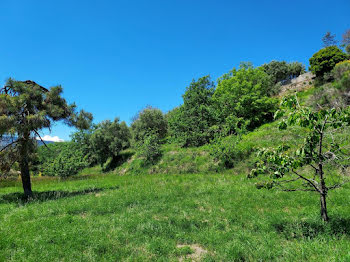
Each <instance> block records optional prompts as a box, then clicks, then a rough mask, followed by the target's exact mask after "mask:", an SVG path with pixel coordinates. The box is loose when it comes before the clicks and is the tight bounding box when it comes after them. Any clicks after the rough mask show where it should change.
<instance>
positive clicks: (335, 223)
mask: <svg viewBox="0 0 350 262" xmlns="http://www.w3.org/2000/svg"><path fill="white" fill-rule="evenodd" d="M313 92H314V89H313V88H311V89H310V88H309V89H308V88H307V89H306V90H305V91H303V92H300V93H299V94H298V96H299V98H300V99H301V102H302V103H307V102H308V100H309V98H310V94H312V93H313ZM349 133H350V129H346V130H345V131H344V132H342V133H340V134H338V135H337V137H336V139H338V140H340V141H342V143H343V144H344V145H346V146H347V149H348V150H350V141H349V140H350V136H349ZM231 138H232V137H226V138H225V139H224V140H223V143H224V144H225V143H228V144H229V143H231V141H232V139H231ZM302 140H303V129H302V128H300V127H293V128H288V129H286V130H279V129H278V121H276V122H272V123H268V124H265V125H262V126H260V127H259V128H257V129H256V130H254V131H253V132H250V133H247V134H245V135H243V136H242V137H241V139H240V141H239V143H238V144H234V147H235V150H236V151H235V152H236V156H237V159H235V160H234V161H233V167H232V168H229V169H226V168H225V167H224V166H222V164H220V162H219V161H217V160H216V159H215V158H214V157H213V155H212V154H211V146H212V145H205V146H202V147H197V148H195V147H192V148H191V147H190V148H182V147H180V146H179V145H176V144H164V145H162V156H161V158H160V159H158V161H157V162H156V163H155V164H151V165H144V164H143V163H144V162H143V159H142V157H139V156H138V155H137V154H135V153H134V151H133V150H131V149H128V150H124V151H123V152H122V153H121V155H120V158H119V161H118V162H117V163H116V166H114V167H113V168H114V169H109V170H104V172H103V171H102V169H101V167H100V166H95V167H92V168H87V169H84V170H83V171H82V172H80V174H79V175H78V176H75V177H72V178H68V179H60V178H58V177H35V178H33V189H34V192H35V194H34V200H32V201H30V202H26V201H24V200H23V198H22V193H21V191H22V188H21V183H20V181H18V180H17V181H16V180H4V181H0V261H77V260H79V261H346V260H349V259H350V253H349V247H350V216H349V210H348V209H347V208H345V205H346V204H345V203H348V202H349V201H350V187H349V185H346V186H345V187H343V188H341V189H338V190H336V191H332V193H330V195H329V201H328V206H329V210H330V217H331V218H332V219H331V221H330V222H329V223H328V224H325V223H323V222H322V221H321V220H320V219H319V198H318V196H317V194H315V193H312V192H293V193H290V192H281V191H276V190H267V189H260V190H258V189H257V188H256V186H255V184H256V183H259V182H260V181H261V180H260V179H256V178H255V179H248V178H247V174H248V173H249V170H250V169H251V168H252V167H253V166H254V162H255V160H256V154H255V153H256V151H257V149H258V148H261V147H277V146H278V145H280V144H285V145H289V146H291V147H292V148H296V147H297V145H298V144H299V143H300V142H302ZM55 147H57V148H59V147H58V146H57V145H56V146H55ZM44 151H45V150H44ZM45 152H46V151H45ZM108 165H109V164H108V163H107V166H108ZM109 166H110V165H109ZM348 174H349V173H348ZM349 175H350V174H349ZM19 236H20V237H19Z"/></svg>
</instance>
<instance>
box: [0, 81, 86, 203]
mask: <svg viewBox="0 0 350 262" xmlns="http://www.w3.org/2000/svg"><path fill="white" fill-rule="evenodd" d="M62 91H63V89H62V87H61V86H55V87H51V88H50V89H46V88H44V87H42V86H40V85H39V84H37V83H35V82H34V81H30V80H27V81H16V80H14V79H9V80H8V81H7V82H6V84H5V85H4V87H3V88H1V89H0V136H1V137H3V136H7V137H12V139H11V142H10V143H8V144H7V145H4V146H2V147H1V149H0V172H1V173H7V172H9V171H10V170H11V169H12V167H13V166H14V165H15V164H18V167H19V170H20V174H21V178H22V184H23V190H24V195H25V197H26V198H28V197H31V196H32V194H33V193H32V188H31V181H30V172H29V163H30V161H31V155H32V154H33V152H34V151H35V149H36V146H37V143H36V137H39V138H40V131H41V130H42V129H44V128H48V129H50V128H51V126H52V124H53V123H54V122H56V121H60V120H62V121H64V123H65V124H67V125H69V126H74V127H77V128H80V129H86V128H88V127H89V126H90V124H91V121H92V115H91V114H90V113H87V112H85V111H83V110H82V111H80V112H79V113H78V112H77V111H76V105H75V104H74V103H73V104H68V103H67V101H66V100H65V99H64V98H63V97H62V96H61V95H62Z"/></svg>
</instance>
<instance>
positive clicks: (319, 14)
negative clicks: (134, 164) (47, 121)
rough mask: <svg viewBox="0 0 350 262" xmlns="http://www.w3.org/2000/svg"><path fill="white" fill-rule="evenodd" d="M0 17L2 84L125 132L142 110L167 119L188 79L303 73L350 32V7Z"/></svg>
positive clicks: (10, 6)
mask: <svg viewBox="0 0 350 262" xmlns="http://www.w3.org/2000/svg"><path fill="white" fill-rule="evenodd" d="M0 10H1V16H0V32H1V41H0V80H1V82H0V84H1V85H2V84H3V82H4V81H5V79H7V78H8V77H13V78H15V79H18V80H27V79H30V80H34V81H36V82H38V83H39V84H41V85H43V86H46V87H49V86H53V85H58V84H61V85H62V86H63V88H64V96H65V97H66V99H67V100H68V101H69V102H73V101H75V102H76V103H77V105H78V106H79V107H80V108H84V109H86V110H87V111H90V112H92V113H93V114H94V117H95V122H99V121H101V120H104V119H114V117H116V116H119V117H120V119H121V120H125V121H127V122H128V123H130V119H131V118H132V116H134V115H135V114H136V113H137V112H138V111H139V110H140V109H142V108H143V107H145V106H146V105H152V106H155V107H159V108H160V109H162V110H163V111H165V112H166V111H168V110H170V109H172V108H173V107H175V106H177V105H179V104H181V102H182V98H181V95H182V94H183V92H184V90H185V88H186V86H187V85H188V84H189V82H190V81H191V80H192V79H193V78H198V77H200V76H202V75H206V74H210V75H211V76H212V77H213V79H214V80H215V79H217V77H219V76H220V75H222V74H223V73H225V72H227V71H229V70H230V69H232V68H233V67H235V66H238V65H239V63H240V61H251V62H253V64H254V65H256V66H258V65H260V64H262V63H265V62H269V61H271V60H273V59H277V60H287V61H300V62H303V63H305V64H306V65H307V64H308V59H309V58H310V56H311V55H312V54H313V53H315V52H316V51H317V50H318V49H320V48H321V46H322V42H321V38H322V36H323V35H324V33H325V32H326V31H331V32H333V33H335V34H336V35H337V37H338V38H340V37H341V34H342V33H343V32H344V31H345V30H346V29H349V28H350V1H349V0H334V1H329V0H328V1H324V0H313V1H305V0H304V1H301V0H296V1H287V0H285V1H284V0H275V1H268V0H267V1H258V0H256V1H249V0H247V1H233V0H225V1H224V0H211V1H208V0H198V1H197V0H166V1H165V0H148V1H146V0H144V1H140V0H137V1H133V0H124V1H118V0H114V1H113V0H108V1H107V0H100V1H98V0H95V1H90V0H74V1H73V0H59V1H49V0H22V1H20V0H0ZM72 131H73V130H72V129H69V128H66V127H64V126H63V125H62V124H58V125H56V126H55V127H54V128H53V130H52V133H51V135H52V136H56V135H58V136H59V137H61V138H63V139H69V134H70V133H71V132H72ZM44 134H45V135H47V134H49V133H48V132H47V131H45V132H44Z"/></svg>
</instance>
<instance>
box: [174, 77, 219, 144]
mask: <svg viewBox="0 0 350 262" xmlns="http://www.w3.org/2000/svg"><path fill="white" fill-rule="evenodd" d="M214 90H215V85H214V83H213V82H212V81H211V79H210V76H204V77H201V78H199V79H198V80H197V81H195V80H193V81H192V82H191V84H190V85H189V87H187V89H186V92H185V94H184V95H183V96H182V97H183V100H184V103H183V105H182V106H180V107H178V108H176V109H175V110H173V111H172V112H170V113H169V114H168V122H169V132H170V135H171V136H172V137H173V138H174V139H175V140H176V141H177V142H179V143H181V144H182V145H183V146H185V147H188V146H201V145H204V144H205V143H208V142H209V141H210V139H211V138H212V133H211V127H212V126H213V125H214V124H215V123H216V116H215V111H214V107H213V99H212V96H213V94H214Z"/></svg>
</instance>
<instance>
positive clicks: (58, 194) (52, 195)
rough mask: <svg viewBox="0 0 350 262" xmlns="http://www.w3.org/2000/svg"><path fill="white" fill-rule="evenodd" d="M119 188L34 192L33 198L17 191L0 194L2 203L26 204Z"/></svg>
mask: <svg viewBox="0 0 350 262" xmlns="http://www.w3.org/2000/svg"><path fill="white" fill-rule="evenodd" d="M118 188H119V186H115V187H106V188H87V189H83V190H79V191H72V192H69V191H61V190H57V191H42V192H33V197H32V198H31V199H26V198H25V197H24V194H23V193H19V192H16V193H9V194H6V195H0V204H10V203H16V204H21V205H25V204H28V203H31V202H45V201H48V200H57V199H61V198H67V197H74V196H79V195H86V194H92V193H98V192H101V191H104V190H113V189H118Z"/></svg>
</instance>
